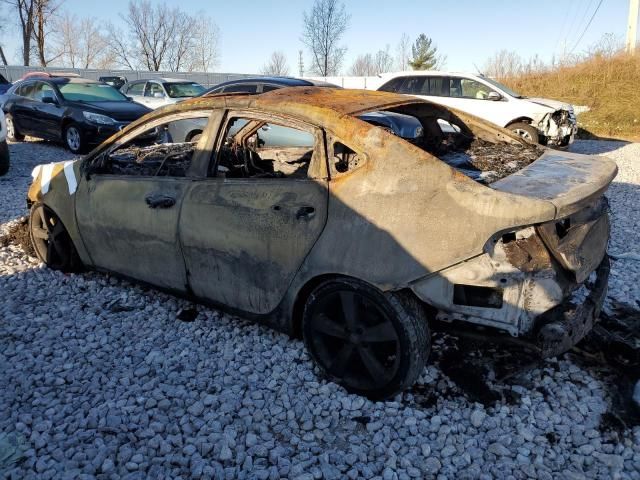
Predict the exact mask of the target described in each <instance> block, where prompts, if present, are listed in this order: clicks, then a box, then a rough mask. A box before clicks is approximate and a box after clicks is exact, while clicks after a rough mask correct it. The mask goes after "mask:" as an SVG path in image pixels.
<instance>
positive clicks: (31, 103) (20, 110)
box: [7, 80, 42, 136]
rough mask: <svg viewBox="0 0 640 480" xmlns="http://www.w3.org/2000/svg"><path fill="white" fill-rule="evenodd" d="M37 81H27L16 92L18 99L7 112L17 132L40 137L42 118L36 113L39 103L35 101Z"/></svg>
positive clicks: (14, 100) (15, 99)
mask: <svg viewBox="0 0 640 480" xmlns="http://www.w3.org/2000/svg"><path fill="white" fill-rule="evenodd" d="M35 89H36V82H35V81H33V80H32V81H26V82H24V83H23V84H22V85H20V87H18V89H17V90H16V95H17V96H16V98H14V99H13V105H12V107H11V109H10V110H9V111H8V112H7V113H10V114H11V116H12V117H13V121H14V123H15V125H16V127H17V130H18V131H19V132H20V133H22V134H27V135H33V136H39V135H40V133H39V132H40V131H41V130H42V122H41V119H40V116H39V115H38V114H37V112H36V106H37V102H36V101H35V100H34V98H33V97H34V95H35Z"/></svg>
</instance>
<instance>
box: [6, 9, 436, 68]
mask: <svg viewBox="0 0 640 480" xmlns="http://www.w3.org/2000/svg"><path fill="white" fill-rule="evenodd" d="M63 2H64V0H0V5H4V6H5V7H8V9H9V11H10V14H11V15H12V17H13V18H15V19H16V22H17V27H18V30H19V32H20V39H21V52H20V56H21V60H22V63H23V64H24V65H34V64H38V65H40V66H43V67H46V66H49V65H56V66H67V67H72V68H84V69H87V68H99V69H109V68H128V69H132V70H134V69H137V70H141V69H146V70H149V71H159V70H168V71H176V72H177V71H210V70H212V69H213V68H215V67H216V66H217V65H218V63H219V58H220V37H221V33H220V29H219V28H218V26H217V25H216V23H215V22H214V20H213V19H212V18H210V17H207V16H206V15H204V14H203V13H202V12H198V13H196V14H191V13H189V12H186V11H184V10H182V9H181V8H180V7H170V6H168V5H167V4H166V3H159V2H151V1H150V0H129V3H128V6H127V10H126V12H123V13H121V14H120V15H119V17H120V22H119V23H118V25H115V24H114V23H112V22H107V23H104V22H102V21H100V20H98V19H96V18H95V17H79V16H77V15H75V14H72V13H70V12H69V11H68V10H65V8H64V3H63ZM350 21H351V17H350V15H349V14H348V13H347V9H346V6H345V4H344V3H343V2H342V1H341V0H315V1H314V3H313V5H312V7H311V9H310V10H308V11H305V12H304V13H303V18H302V23H303V29H302V36H301V38H300V41H301V43H302V44H303V45H304V46H305V47H306V49H307V54H308V56H307V58H306V60H307V61H308V68H307V69H306V71H305V68H304V64H303V58H302V55H301V57H300V60H299V62H300V64H299V72H298V73H300V74H301V75H303V74H315V75H318V76H325V77H326V76H334V75H338V74H339V73H340V72H341V71H343V66H344V65H343V64H344V59H345V55H346V53H347V47H346V46H345V45H343V39H344V35H345V33H346V32H347V30H348V28H349V25H350ZM5 23H6V22H2V21H0V33H2V29H3V25H4V24H5ZM0 61H3V62H4V63H5V64H6V58H5V55H4V52H3V51H2V48H1V45H0ZM445 62H446V57H444V56H442V55H440V54H439V53H438V49H437V47H436V45H435V44H434V43H433V40H432V39H430V38H429V37H427V36H426V35H425V34H421V35H419V36H418V37H417V38H416V39H415V41H413V42H412V41H411V39H410V37H409V36H408V35H407V34H403V35H402V37H401V38H400V40H399V41H398V43H397V45H396V46H395V51H394V52H392V51H391V46H390V45H386V46H385V47H384V48H383V49H380V50H378V51H375V52H368V53H362V54H359V55H357V56H356V58H355V60H354V61H353V63H352V65H351V66H350V67H349V68H347V69H346V72H347V73H348V74H349V75H355V76H367V75H377V74H379V73H383V72H387V71H391V70H407V69H415V70H426V69H434V68H441V67H442V66H443V65H444V64H445ZM290 70H291V69H290V68H289V65H288V63H287V58H286V55H285V54H284V53H283V52H282V51H279V50H278V51H274V52H273V53H272V54H271V56H270V58H269V59H267V61H266V62H265V64H264V65H263V66H262V68H261V73H263V74H265V75H289V74H290Z"/></svg>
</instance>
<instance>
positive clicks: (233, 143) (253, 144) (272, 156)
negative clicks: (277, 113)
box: [210, 118, 315, 178]
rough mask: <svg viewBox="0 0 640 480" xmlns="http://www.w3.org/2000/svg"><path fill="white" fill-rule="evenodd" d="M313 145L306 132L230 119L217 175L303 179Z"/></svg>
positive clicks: (258, 122)
mask: <svg viewBox="0 0 640 480" xmlns="http://www.w3.org/2000/svg"><path fill="white" fill-rule="evenodd" d="M247 125H249V126H248V127H247ZM246 129H248V132H245V130H246ZM314 146H315V138H314V136H313V134H311V133H308V132H306V131H303V130H299V129H297V128H293V127H290V126H285V125H280V124H276V123H266V122H261V121H257V120H250V119H246V118H234V119H232V120H231V121H230V122H229V123H228V124H227V130H226V133H225V140H224V143H223V145H222V147H221V148H220V153H219V158H218V164H217V165H218V166H217V170H218V171H217V176H223V177H225V178H307V177H308V170H309V166H310V164H311V160H312V158H313V153H314ZM210 174H212V173H210ZM212 175H213V174H212Z"/></svg>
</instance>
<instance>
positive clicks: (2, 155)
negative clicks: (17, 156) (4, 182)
mask: <svg viewBox="0 0 640 480" xmlns="http://www.w3.org/2000/svg"><path fill="white" fill-rule="evenodd" d="M9 157H10V155H9V146H8V145H7V124H6V123H5V120H4V113H2V110H0V176H2V175H4V174H5V173H7V172H8V171H9V163H10V158H9Z"/></svg>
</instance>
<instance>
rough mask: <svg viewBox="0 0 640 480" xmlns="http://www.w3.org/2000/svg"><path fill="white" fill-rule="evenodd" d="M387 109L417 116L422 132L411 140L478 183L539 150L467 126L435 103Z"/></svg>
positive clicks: (507, 170) (536, 154)
mask: <svg viewBox="0 0 640 480" xmlns="http://www.w3.org/2000/svg"><path fill="white" fill-rule="evenodd" d="M385 111H387V110H381V112H385ZM388 111H389V112H394V113H401V114H404V115H409V116H413V117H414V118H416V119H418V120H419V122H420V123H421V125H422V131H423V132H424V134H423V136H422V137H421V138H419V139H416V141H412V142H411V143H413V144H415V145H416V146H418V147H420V148H421V149H422V150H424V151H426V152H428V153H430V154H431V155H434V156H436V157H438V158H439V159H440V160H442V161H444V162H445V163H447V164H448V165H450V166H451V167H453V168H455V169H456V170H458V171H460V172H462V173H463V174H465V175H466V176H468V177H470V178H472V179H473V180H476V181H477V182H479V183H482V184H490V183H493V182H495V181H497V180H500V179H502V178H504V177H507V176H509V175H511V174H513V173H515V172H517V171H519V170H521V169H523V168H525V167H526V166H528V165H530V164H531V163H533V162H534V161H535V160H537V159H538V158H539V157H540V155H541V153H542V152H541V149H540V148H539V147H538V146H536V145H530V144H526V143H523V142H520V141H517V140H511V139H510V138H508V137H506V136H503V137H500V135H499V133H497V132H493V131H491V130H490V129H486V130H485V129H484V128H483V127H482V126H479V125H475V124H474V125H472V126H469V125H468V124H467V123H465V121H463V119H461V118H459V117H458V116H457V115H455V114H454V113H452V112H450V111H448V110H446V109H441V108H440V107H438V106H436V105H419V106H416V105H410V106H403V107H399V108H394V109H389V110H388Z"/></svg>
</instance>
